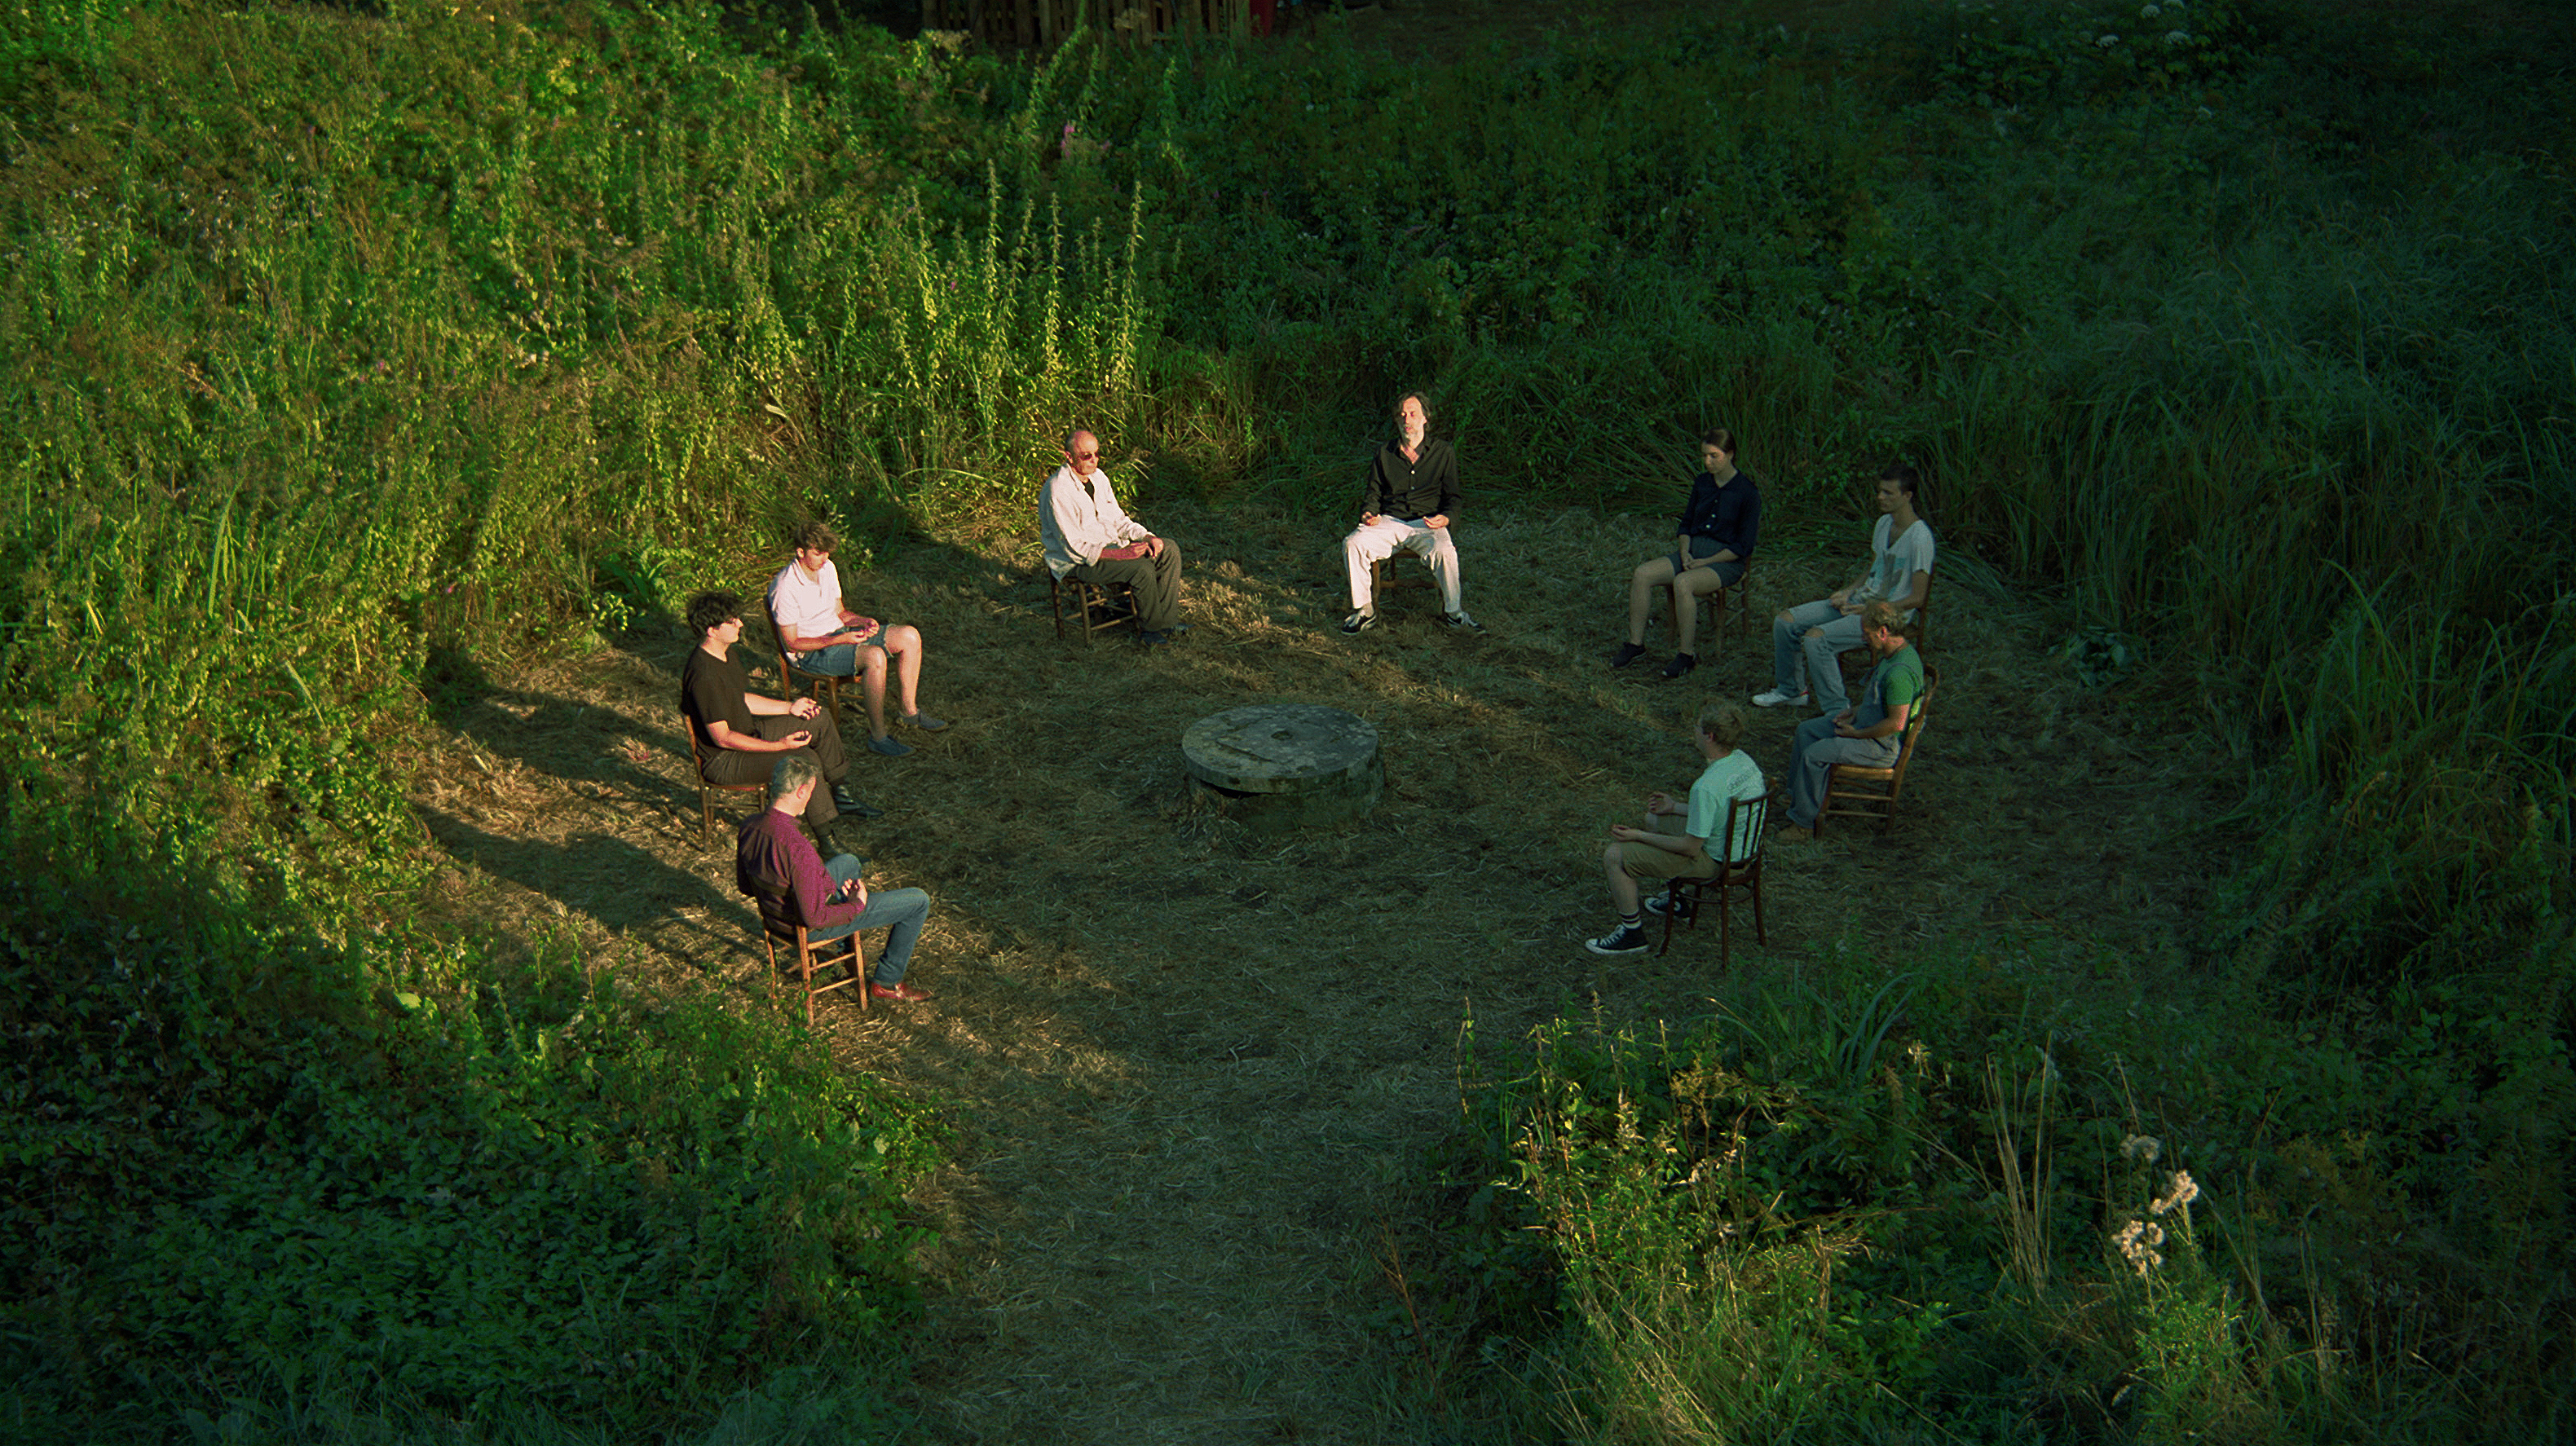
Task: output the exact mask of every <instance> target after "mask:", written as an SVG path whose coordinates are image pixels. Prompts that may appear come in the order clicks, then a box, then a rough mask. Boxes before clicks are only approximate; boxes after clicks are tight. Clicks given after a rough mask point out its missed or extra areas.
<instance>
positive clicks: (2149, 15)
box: [2138, 4, 2165, 20]
mask: <svg viewBox="0 0 2576 1446" xmlns="http://www.w3.org/2000/svg"><path fill="white" fill-rule="evenodd" d="M2164 13H2165V12H2164V11H2162V10H2159V9H2157V8H2156V7H2155V6H2154V5H2152V4H2148V5H2141V6H2139V7H2138V18H2139V19H2141V20H2153V19H2155V18H2156V17H2157V16H2159V15H2162V14H2164Z"/></svg>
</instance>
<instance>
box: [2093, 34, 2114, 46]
mask: <svg viewBox="0 0 2576 1446" xmlns="http://www.w3.org/2000/svg"><path fill="white" fill-rule="evenodd" d="M2093 43H2094V44H2096V45H2098V46H2101V47H2102V48H2103V49H2104V50H2108V49H2110V48H2111V47H2112V46H2114V45H2117V44H2119V43H2120V37H2118V36H2116V35H2105V36H2103V37H2102V38H2101V39H2099V40H2096V41H2094V42H2093Z"/></svg>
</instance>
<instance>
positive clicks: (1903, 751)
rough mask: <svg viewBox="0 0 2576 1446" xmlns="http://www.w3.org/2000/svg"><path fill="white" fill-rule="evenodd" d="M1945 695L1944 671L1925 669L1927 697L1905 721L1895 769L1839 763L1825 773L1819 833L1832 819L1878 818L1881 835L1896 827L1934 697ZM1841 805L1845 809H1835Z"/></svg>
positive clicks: (1924, 685) (1925, 695)
mask: <svg viewBox="0 0 2576 1446" xmlns="http://www.w3.org/2000/svg"><path fill="white" fill-rule="evenodd" d="M1940 691H1941V670H1940V669H1938V668H1936V667H1933V666H1932V665H1931V664H1929V663H1926V664H1924V665H1923V696H1922V697H1921V698H1920V699H1918V700H1916V702H1915V704H1914V711H1913V712H1911V713H1909V714H1907V715H1906V718H1905V742H1904V743H1903V744H1901V745H1900V746H1899V747H1898V748H1897V750H1896V765H1895V766H1894V767H1892V768H1870V767H1865V766H1863V765H1861V764H1857V763H1837V764H1835V765H1833V766H1832V767H1830V768H1828V769H1826V770H1825V803H1824V807H1822V808H1819V809H1817V810H1816V832H1818V833H1823V832H1824V831H1825V820H1826V819H1828V818H1875V819H1877V820H1878V831H1879V832H1881V833H1885V832H1887V831H1888V830H1889V829H1891V828H1893V827H1895V826H1896V800H1897V797H1898V795H1900V794H1902V793H1904V792H1905V768H1906V765H1907V764H1910V763H1912V762H1913V761H1914V745H1915V744H1917V743H1920V742H1922V741H1923V724H1924V722H1925V721H1926V720H1927V719H1929V718H1930V717H1931V716H1932V695H1933V694H1935V693H1938V692H1940ZM1837 803H1840V804H1841V805H1842V807H1840V808H1837V807H1835V806H1834V805H1835V804H1837Z"/></svg>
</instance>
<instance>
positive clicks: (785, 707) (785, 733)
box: [680, 592, 878, 845]
mask: <svg viewBox="0 0 2576 1446" xmlns="http://www.w3.org/2000/svg"><path fill="white" fill-rule="evenodd" d="M741 609H742V599H741V598H739V597H736V596H735V595H733V594H732V593H729V592H702V593H700V594H698V595H697V596H696V597H693V598H691V599H689V605H688V621H689V628H690V630H691V631H693V632H695V633H696V634H697V635H698V645H697V646H696V647H694V648H691V649H690V650H689V657H688V661H687V662H685V663H683V664H681V666H680V712H681V713H682V715H684V716H685V717H686V718H687V719H688V723H689V728H690V730H691V731H692V732H693V733H694V734H695V735H696V738H695V742H696V744H697V751H698V753H699V755H700V756H701V757H703V758H704V759H705V760H706V763H705V770H704V771H705V777H706V780H707V781H708V782H709V783H763V782H766V781H768V779H769V776H770V773H771V771H772V770H773V769H775V768H776V767H777V766H778V756H779V755H780V754H782V753H795V752H798V751H802V750H811V751H812V754H813V757H814V761H815V764H816V766H817V767H818V768H819V769H820V770H821V772H822V775H823V779H824V781H825V783H826V784H828V785H829V791H828V792H827V791H826V790H825V789H821V788H818V789H815V790H814V794H813V797H812V798H811V799H810V800H808V801H807V803H806V805H805V826H806V828H808V829H809V830H811V831H812V832H813V834H814V837H815V840H816V841H817V842H818V843H821V844H826V845H828V844H830V843H831V842H832V837H831V830H832V825H833V822H834V820H836V819H838V818H839V817H840V815H841V814H842V813H844V812H847V813H852V814H856V815H858V816H860V817H862V818H865V817H871V816H874V815H875V814H876V813H877V812H878V810H876V809H872V808H870V807H868V806H867V805H866V804H864V803H861V802H860V801H859V799H858V796H857V795H855V794H853V793H851V792H850V791H849V789H848V788H846V787H844V786H843V785H842V783H841V780H842V779H843V778H844V777H846V776H847V775H848V772H849V764H848V762H847V761H846V760H845V759H844V758H843V757H842V756H841V730H840V728H839V727H838V726H837V725H836V724H834V722H833V721H832V715H831V714H830V713H829V712H826V711H825V710H824V708H823V707H822V705H821V704H818V703H816V702H815V701H814V700H813V699H811V698H798V699H796V700H795V701H793V702H782V701H780V700H779V699H776V698H771V697H767V696H765V695H763V694H759V693H755V692H753V691H752V690H751V675H750V674H749V673H748V672H746V671H745V670H744V668H743V666H742V664H740V663H737V662H735V661H734V659H733V645H734V643H735V642H736V641H737V640H738V639H740V638H741V637H742V612H741Z"/></svg>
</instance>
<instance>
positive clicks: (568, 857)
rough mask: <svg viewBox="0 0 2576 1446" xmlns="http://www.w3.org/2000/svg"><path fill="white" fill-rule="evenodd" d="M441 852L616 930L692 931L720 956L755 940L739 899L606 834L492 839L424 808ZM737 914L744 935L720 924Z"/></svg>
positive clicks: (423, 815) (423, 818)
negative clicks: (677, 928) (674, 928)
mask: <svg viewBox="0 0 2576 1446" xmlns="http://www.w3.org/2000/svg"><path fill="white" fill-rule="evenodd" d="M418 812H419V814H420V819H421V822H422V823H423V824H424V825H425V826H427V828H428V829H429V833H430V837H432V838H434V839H436V840H437V841H438V846H439V847H440V848H441V849H442V850H444V851H446V853H447V854H448V855H449V856H450V857H452V858H454V859H456V860H457V861H458V862H460V863H465V864H471V865H472V866H474V867H475V868H477V869H480V870H482V871H483V872H485V873H487V874H490V875H491V876H492V877H494V878H497V879H506V880H508V881H509V882H511V883H514V884H517V885H519V886H520V887H522V888H525V889H528V890H530V891H532V892H534V893H537V894H541V895H544V896H545V897H547V898H549V899H552V900H554V901H555V902H556V903H558V904H561V905H562V906H563V907H565V908H566V909H569V910H572V911H574V912H576V913H579V914H583V915H586V916H588V917H589V918H592V919H595V920H597V921H598V922H599V923H601V924H603V925H605V926H607V927H608V928H611V929H621V930H635V929H646V928H655V929H659V928H663V927H666V926H669V925H672V924H675V923H676V924H680V925H684V926H686V928H685V933H686V934H687V935H690V936H694V937H696V938H698V939H700V940H701V941H703V942H704V943H705V944H706V945H708V946H710V947H712V948H714V949H717V950H735V949H738V948H740V947H741V946H742V944H743V942H744V940H745V939H747V938H749V937H750V927H751V926H750V923H749V918H750V915H749V913H748V911H747V909H746V908H745V906H744V905H743V903H742V901H741V900H740V899H738V898H734V897H729V896H727V895H725V894H722V893H719V892H717V891H716V890H715V889H714V888H713V887H711V886H710V885H708V883H707V882H706V881H705V880H703V879H700V878H698V877H697V876H695V875H693V874H689V873H685V872H682V871H681V870H679V869H676V868H673V867H671V866H670V865H669V864H666V863H664V862H662V861H661V860H660V859H658V858H655V857H654V856H653V855H652V854H651V853H649V852H647V851H646V850H644V849H642V848H640V847H638V846H636V845H634V844H631V843H628V842H626V841H625V840H624V839H617V838H610V837H608V836H606V835H604V834H575V835H573V836H572V837H570V838H567V839H564V840H563V841H561V842H559V843H558V842H553V841H548V840H541V839H527V838H508V837H504V836H502V835H499V834H493V833H486V832H484V831H483V830H481V829H479V828H476V827H474V826H473V825H472V824H469V823H466V822H464V821H463V820H461V819H457V818H452V817H450V816H448V815H446V814H442V813H439V812H438V811H436V810H434V809H427V808H423V809H420V810H418ZM737 916H739V920H740V922H741V924H742V927H741V929H739V930H736V929H731V928H727V927H725V926H724V924H723V922H722V921H726V920H734V919H736V918H737Z"/></svg>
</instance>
